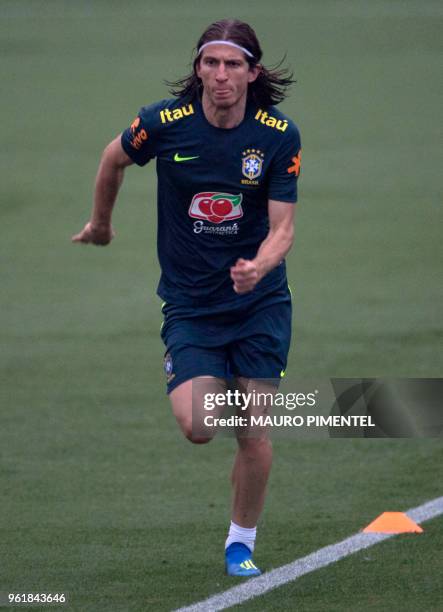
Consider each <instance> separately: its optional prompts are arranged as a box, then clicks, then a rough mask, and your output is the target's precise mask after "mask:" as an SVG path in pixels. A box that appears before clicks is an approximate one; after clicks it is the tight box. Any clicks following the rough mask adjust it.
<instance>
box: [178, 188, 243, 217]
mask: <svg viewBox="0 0 443 612" xmlns="http://www.w3.org/2000/svg"><path fill="white" fill-rule="evenodd" d="M241 201H242V194H241V193H239V194H238V195H232V194H230V193H217V192H215V193H214V192H210V191H206V192H203V193H197V194H195V196H194V197H193V198H192V202H191V206H190V208H189V215H190V217H193V218H195V219H205V220H206V221H210V222H211V223H217V224H218V223H222V222H223V221H228V220H231V219H239V218H240V217H243V210H242V208H241Z"/></svg>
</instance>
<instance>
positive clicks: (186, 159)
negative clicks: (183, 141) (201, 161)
mask: <svg viewBox="0 0 443 612" xmlns="http://www.w3.org/2000/svg"><path fill="white" fill-rule="evenodd" d="M199 157H200V155H194V156H192V157H180V154H179V153H176V154H175V155H174V161H175V162H184V161H189V160H190V159H198V158H199Z"/></svg>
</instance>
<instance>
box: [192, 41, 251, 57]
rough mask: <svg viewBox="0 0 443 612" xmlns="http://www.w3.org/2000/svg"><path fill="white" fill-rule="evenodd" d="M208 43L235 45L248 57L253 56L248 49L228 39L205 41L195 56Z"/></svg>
mask: <svg viewBox="0 0 443 612" xmlns="http://www.w3.org/2000/svg"><path fill="white" fill-rule="evenodd" d="M209 45H228V46H229V47H235V48H236V49H240V51H243V53H246V55H247V56H248V57H252V58H253V57H254V56H253V54H252V53H251V52H250V51H248V50H247V49H245V48H244V47H241V46H240V45H237V44H236V43H233V42H231V41H230V40H210V41H209V42H207V43H205V44H204V45H202V46H201V47H200V49H199V50H198V53H197V57H198V56H199V55H200V53H201V52H202V51H203V49H205V48H206V47H208V46H209Z"/></svg>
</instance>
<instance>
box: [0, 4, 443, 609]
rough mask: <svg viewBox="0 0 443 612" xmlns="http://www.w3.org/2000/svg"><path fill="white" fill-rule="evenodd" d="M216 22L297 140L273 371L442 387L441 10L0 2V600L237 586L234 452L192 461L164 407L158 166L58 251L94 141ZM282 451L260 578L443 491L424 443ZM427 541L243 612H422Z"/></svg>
mask: <svg viewBox="0 0 443 612" xmlns="http://www.w3.org/2000/svg"><path fill="white" fill-rule="evenodd" d="M225 16H235V17H238V18H240V19H244V20H246V21H249V22H250V23H251V24H252V25H253V27H254V28H255V29H256V32H257V34H258V36H259V39H260V40H261V42H262V46H263V49H264V52H265V56H264V61H265V63H268V64H272V63H274V62H276V61H277V60H279V59H280V58H281V56H282V55H283V54H284V53H285V52H286V53H287V62H288V63H289V64H290V65H291V67H292V68H293V69H294V71H295V75H296V78H297V81H298V82H297V85H296V86H295V88H294V90H293V93H292V96H291V97H290V98H289V99H288V100H287V101H285V102H284V104H283V105H282V108H283V110H284V111H285V112H287V113H288V114H289V115H290V116H291V117H292V118H293V119H294V120H295V121H296V122H297V123H298V125H299V127H300V130H301V134H302V141H303V171H302V176H301V179H300V205H299V209H298V217H297V230H296V231H297V239H296V244H295V247H294V249H293V252H292V253H291V255H290V256H289V258H288V267H289V279H290V284H291V286H292V287H293V289H294V294H295V296H294V297H295V300H294V305H295V308H294V329H295V337H294V343H293V348H292V352H291V358H290V367H289V368H288V370H289V372H290V373H291V374H292V375H294V376H297V377H298V378H303V377H307V378H308V377H309V378H316V377H317V378H323V379H327V378H330V377H377V376H380V377H385V378H387V377H441V376H442V371H443V367H442V366H443V358H442V351H441V345H442V336H443V333H442V308H441V304H442V297H443V289H442V287H443V285H442V282H441V278H442V267H443V266H442V253H441V227H442V221H443V219H442V207H441V204H442V197H441V196H442V190H441V178H440V177H441V167H442V161H443V160H442V152H441V147H440V146H439V145H440V142H441V121H440V117H439V115H440V113H441V94H442V86H441V82H440V81H441V79H440V81H439V78H438V75H439V72H438V67H439V60H440V57H441V24H442V23H441V22H442V16H443V11H442V8H441V5H440V3H437V2H436V1H433V0H428V1H427V2H424V3H423V2H418V1H408V0H406V1H400V0H376V1H375V2H372V3H368V2H364V1H363V0H355V1H340V2H331V1H328V0H315V1H312V2H308V1H306V0H303V1H299V2H289V0H284V1H282V2H280V3H278V4H276V3H274V4H269V3H265V2H263V1H262V0H257V1H256V2H249V1H248V2H244V3H240V4H239V3H235V2H233V0H227V1H226V2H225V3H224V4H223V6H222V7H221V8H220V6H219V3H216V2H214V1H213V0H209V1H206V2H203V1H201V0H196V1H195V2H193V3H192V4H191V3H181V2H178V1H177V0H171V1H170V2H166V3H164V4H163V3H161V2H159V1H157V0H155V1H152V2H140V1H130V2H128V3H127V4H123V3H119V2H115V1H109V2H104V1H103V0H100V1H99V0H94V1H91V2H86V1H79V2H68V0H64V1H56V0H52V1H48V2H44V1H43V0H34V1H31V0H15V1H13V0H2V2H1V3H0V41H1V42H0V44H1V50H2V53H1V54H0V65H1V74H2V79H1V84H2V87H1V90H2V91H1V98H0V108H1V111H2V117H3V129H2V132H3V138H4V146H3V148H2V150H1V152H0V156H1V166H0V167H1V205H0V214H1V230H2V237H1V241H0V253H1V262H2V266H1V286H2V291H1V295H2V306H1V330H0V331H1V340H2V350H1V353H0V365H1V370H0V378H1V387H0V457H1V462H0V491H1V501H0V551H1V557H0V593H6V592H9V591H14V592H35V591H40V592H55V591H59V592H65V593H68V595H69V604H68V605H67V606H64V607H63V608H60V610H67V609H69V610H73V611H79V612H80V611H81V612H85V611H86V612H101V611H106V612H111V611H112V612H113V611H122V612H126V611H128V612H129V611H130V612H132V611H134V612H141V611H145V610H153V611H159V612H161V611H163V610H165V611H166V610H172V609H174V608H178V607H180V606H183V605H186V604H190V603H192V602H194V601H199V600H200V599H202V598H205V597H208V596H209V595H211V594H213V593H216V592H220V591H223V590H225V589H226V588H228V587H230V586H232V585H233V584H235V581H234V580H233V579H228V578H227V577H225V576H224V575H223V564H222V547H223V542H224V538H225V532H226V528H227V524H228V520H229V503H228V499H229V482H228V473H229V470H230V466H231V462H232V457H233V451H234V448H235V447H234V442H233V441H232V440H228V439H226V438H220V439H217V440H215V441H214V442H213V443H211V444H210V445H209V446H206V447H192V446H191V445H190V444H189V443H187V442H185V441H184V440H183V439H182V438H181V435H180V434H179V432H178V430H177V428H176V425H175V422H174V420H173V417H172V415H171V413H170V409H169V404H168V399H167V397H166V395H165V391H164V380H163V370H162V356H163V347H162V344H161V340H160V338H159V328H160V325H161V314H160V300H159V298H157V297H156V294H155V289H156V284H157V281H158V276H159V269H158V263H157V258H156V210H155V207H156V183H155V168H154V164H150V165H149V166H148V167H146V168H144V169H143V170H140V169H138V168H135V167H134V168H130V169H129V170H128V171H127V175H126V181H125V184H124V186H123V189H122V192H121V197H120V199H119V203H118V206H117V209H116V211H115V216H114V225H115V229H116V231H117V237H116V239H115V241H114V242H113V244H112V246H110V247H108V248H105V249H101V248H92V247H91V248H86V247H80V246H79V245H72V244H71V243H70V237H71V234H73V233H75V232H76V231H78V230H80V229H81V227H82V226H83V224H84V222H86V220H87V218H88V215H89V210H90V206H91V199H92V189H93V182H94V176H95V172H96V169H97V165H98V160H99V157H100V154H101V151H102V149H103V148H104V146H105V145H106V144H107V142H109V141H110V140H111V139H112V138H114V137H115V135H116V134H117V133H119V132H120V131H121V130H122V129H124V128H125V127H126V126H127V125H129V123H130V121H131V120H132V119H133V118H134V116H135V114H136V112H137V110H138V109H139V107H140V106H142V105H144V104H146V103H149V102H151V101H155V100H157V99H160V98H163V97H167V96H168V93H167V89H166V87H165V85H164V84H163V79H169V80H173V79H175V78H177V77H179V76H181V75H182V74H184V73H185V72H186V71H187V69H188V62H189V60H190V57H191V55H190V52H191V49H192V47H193V45H194V44H195V42H196V40H197V38H198V37H199V35H200V33H201V31H202V30H203V29H204V28H205V27H206V25H208V24H209V23H210V22H211V21H214V20H217V19H220V18H222V17H225ZM275 451H276V452H275V464H274V470H273V474H272V477H271V483H270V494H269V499H268V502H267V506H266V510H265V512H264V516H263V519H262V521H261V526H260V530H259V540H258V547H257V554H256V560H257V563H258V564H259V565H261V566H263V568H265V569H271V568H275V567H278V566H280V565H282V564H284V563H288V562H290V561H291V560H293V559H296V558H298V557H301V556H303V555H306V554H308V553H310V552H312V551H314V550H316V549H318V548H321V547H322V546H325V545H327V544H332V543H334V542H337V541H339V540H340V539H342V538H345V537H347V536H348V535H351V534H353V533H355V532H356V531H358V530H359V529H360V528H362V527H364V526H365V525H366V524H368V523H369V522H370V521H371V520H372V519H373V518H375V517H376V516H377V515H378V514H380V513H381V512H382V511H384V510H405V509H407V508H409V507H412V506H415V505H419V504H421V503H422V502H424V501H426V500H428V499H432V498H435V497H438V496H441V495H442V489H441V482H442V480H443V478H442V477H443V469H442V459H443V452H442V444H441V440H425V439H422V440H344V439H336V440H322V441H320V440H318V441H311V442H308V441H297V442H294V441H291V440H287V439H286V440H279V441H277V442H276V444H275ZM424 528H425V533H424V534H423V535H420V536H415V535H405V536H400V537H397V538H395V539H393V540H389V541H387V542H384V543H382V544H380V545H378V546H376V547H373V548H370V549H368V550H366V551H362V552H361V553H357V554H356V555H354V556H352V557H348V558H347V559H344V560H343V561H341V562H339V563H337V564H335V565H333V566H330V567H327V568H324V569H322V570H320V571H318V572H314V573H312V574H309V575H307V576H305V577H303V578H301V579H300V580H298V581H296V582H295V583H292V584H288V585H286V586H285V587H282V588H280V589H278V590H276V591H273V592H271V593H269V594H267V595H265V596H263V597H260V598H258V599H255V600H251V601H250V602H248V603H246V604H244V605H242V606H240V607H241V609H242V610H251V611H252V610H257V611H260V612H261V611H263V610H264V611H271V610H295V609H296V610H301V611H307V612H308V611H309V612H311V611H312V612H314V611H319V610H326V611H337V612H342V611H349V612H350V611H353V612H354V611H356V610H371V611H377V612H378V611H384V610H395V611H397V610H398V611H400V610H402V611H404V610H407V611H409V610H410V611H416V610H432V611H437V610H441V609H442V607H443V602H442V595H441V575H442V573H443V561H442V557H441V550H442V546H443V540H442V538H443V519H442V518H441V517H440V518H437V519H434V520H432V521H430V522H429V523H426V524H425V525H424ZM21 609H24V608H21ZM32 609H34V610H35V609H38V608H32ZM54 609H55V608H54Z"/></svg>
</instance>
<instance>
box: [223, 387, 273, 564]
mask: <svg viewBox="0 0 443 612" xmlns="http://www.w3.org/2000/svg"><path fill="white" fill-rule="evenodd" d="M238 382H239V388H240V390H241V392H242V393H246V394H249V397H251V398H257V397H258V394H260V396H259V398H260V400H259V401H258V400H257V399H255V401H254V400H251V403H250V404H249V406H248V408H247V410H241V411H240V416H243V417H246V418H247V421H248V423H249V425H248V426H246V427H244V428H238V429H237V441H238V449H237V454H236V457H235V461H234V467H233V470H232V487H233V502H232V518H231V526H230V529H229V534H228V538H227V540H226V543H225V549H226V569H227V573H228V574H230V575H234V576H257V575H259V574H260V570H259V569H258V568H257V567H256V566H255V564H254V563H253V561H252V559H251V556H252V552H253V551H254V545H255V536H256V530H257V522H258V519H259V517H260V514H261V511H262V509H263V505H264V502H265V496H266V485H267V482H268V477H269V473H270V471H271V465H272V444H271V441H270V439H269V436H268V428H267V427H266V426H264V425H253V426H251V425H250V423H251V421H250V417H251V416H254V417H259V416H264V417H265V416H266V415H267V414H269V409H270V407H271V405H272V397H273V395H274V393H275V391H276V387H275V386H274V385H271V384H268V383H266V382H264V381H256V380H249V379H245V378H240V379H238Z"/></svg>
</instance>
